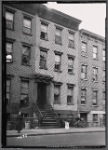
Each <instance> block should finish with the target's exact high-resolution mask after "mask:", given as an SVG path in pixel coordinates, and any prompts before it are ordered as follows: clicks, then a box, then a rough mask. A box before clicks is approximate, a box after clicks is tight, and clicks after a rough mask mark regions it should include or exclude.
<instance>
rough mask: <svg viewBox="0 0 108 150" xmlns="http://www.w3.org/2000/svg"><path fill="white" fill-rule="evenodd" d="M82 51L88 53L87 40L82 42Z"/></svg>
mask: <svg viewBox="0 0 108 150" xmlns="http://www.w3.org/2000/svg"><path fill="white" fill-rule="evenodd" d="M81 51H82V53H87V43H86V42H82V43H81Z"/></svg>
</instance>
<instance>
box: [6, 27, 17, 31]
mask: <svg viewBox="0 0 108 150" xmlns="http://www.w3.org/2000/svg"><path fill="white" fill-rule="evenodd" d="M6 29H7V30H11V31H15V29H14V28H13V29H11V28H8V27H6Z"/></svg>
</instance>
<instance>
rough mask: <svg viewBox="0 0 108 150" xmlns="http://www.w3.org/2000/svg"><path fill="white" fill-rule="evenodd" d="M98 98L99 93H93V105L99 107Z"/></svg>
mask: <svg viewBox="0 0 108 150" xmlns="http://www.w3.org/2000/svg"><path fill="white" fill-rule="evenodd" d="M97 96H98V91H93V102H92V104H93V105H97Z"/></svg>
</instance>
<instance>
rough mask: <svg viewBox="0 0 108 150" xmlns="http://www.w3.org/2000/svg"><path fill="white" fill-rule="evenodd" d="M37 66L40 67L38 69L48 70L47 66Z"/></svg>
mask: <svg viewBox="0 0 108 150" xmlns="http://www.w3.org/2000/svg"><path fill="white" fill-rule="evenodd" d="M39 68H40V69H44V70H48V68H42V67H40V66H39Z"/></svg>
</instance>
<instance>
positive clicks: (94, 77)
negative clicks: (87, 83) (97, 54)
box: [93, 67, 98, 81]
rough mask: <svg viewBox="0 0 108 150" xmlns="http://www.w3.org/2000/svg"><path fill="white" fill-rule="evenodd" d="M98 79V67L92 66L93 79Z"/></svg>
mask: <svg viewBox="0 0 108 150" xmlns="http://www.w3.org/2000/svg"><path fill="white" fill-rule="evenodd" d="M97 80H98V68H96V67H93V81H97Z"/></svg>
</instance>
